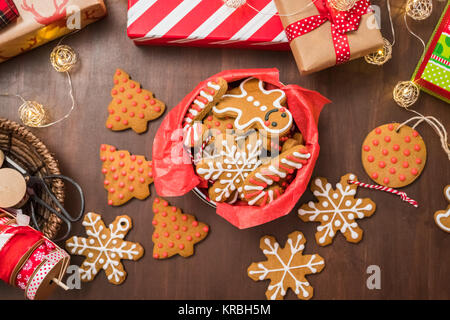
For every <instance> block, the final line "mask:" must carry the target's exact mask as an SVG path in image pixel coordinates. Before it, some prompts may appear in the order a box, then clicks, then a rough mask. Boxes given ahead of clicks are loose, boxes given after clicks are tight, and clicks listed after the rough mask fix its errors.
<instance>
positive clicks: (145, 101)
mask: <svg viewBox="0 0 450 320" xmlns="http://www.w3.org/2000/svg"><path fill="white" fill-rule="evenodd" d="M111 96H112V98H113V99H112V101H111V103H110V104H109V106H108V112H109V116H108V119H107V120H106V127H107V128H108V129H111V130H113V131H122V130H126V129H129V128H131V129H133V130H134V131H135V132H136V133H143V132H145V131H146V130H147V123H148V121H151V120H154V119H157V118H159V117H160V116H161V115H162V114H163V113H164V110H165V109H166V106H165V104H164V103H163V102H161V101H159V100H157V99H155V98H154V96H153V93H152V92H150V91H148V90H144V89H142V88H141V84H140V83H139V82H136V81H133V80H131V78H130V76H129V75H128V74H127V73H126V72H125V71H123V70H121V69H117V71H116V73H115V74H114V88H113V89H112V90H111Z"/></svg>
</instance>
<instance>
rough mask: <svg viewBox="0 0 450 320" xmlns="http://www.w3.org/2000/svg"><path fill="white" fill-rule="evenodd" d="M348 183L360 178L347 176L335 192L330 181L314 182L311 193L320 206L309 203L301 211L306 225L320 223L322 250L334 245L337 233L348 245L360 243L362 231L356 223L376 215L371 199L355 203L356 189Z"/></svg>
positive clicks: (319, 231) (318, 180)
mask: <svg viewBox="0 0 450 320" xmlns="http://www.w3.org/2000/svg"><path fill="white" fill-rule="evenodd" d="M349 180H354V181H355V180H357V178H356V176H355V175H354V174H352V173H349V174H346V175H345V176H343V177H342V178H341V181H340V182H339V183H337V184H336V189H334V190H333V188H332V186H331V184H330V183H328V182H327V179H325V178H316V179H314V181H313V182H312V183H311V191H312V192H313V194H314V196H315V197H316V198H317V199H318V200H319V202H312V201H310V202H309V203H307V204H304V205H302V206H301V208H300V209H299V211H298V215H299V217H300V219H302V220H303V221H304V222H312V221H313V222H320V225H319V226H318V227H317V232H316V241H317V243H318V244H319V245H321V246H326V245H329V244H331V243H332V242H333V239H334V236H335V235H336V233H337V231H340V232H341V233H342V234H343V235H344V236H345V239H347V241H349V242H353V243H357V242H359V241H361V239H362V236H363V230H362V229H361V228H359V226H358V224H357V223H356V221H355V219H362V218H364V217H370V216H371V215H372V214H373V213H374V212H375V209H376V205H375V203H374V202H373V201H372V200H371V199H369V198H365V199H355V195H356V189H357V186H356V185H354V184H349V183H348V181H349Z"/></svg>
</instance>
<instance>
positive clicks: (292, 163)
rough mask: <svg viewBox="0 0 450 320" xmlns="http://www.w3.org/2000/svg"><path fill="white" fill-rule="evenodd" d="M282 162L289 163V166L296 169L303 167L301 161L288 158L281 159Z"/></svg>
mask: <svg viewBox="0 0 450 320" xmlns="http://www.w3.org/2000/svg"><path fill="white" fill-rule="evenodd" d="M281 162H282V163H284V164H287V165H288V166H291V167H294V168H296V169H301V168H302V167H303V165H302V164H301V163H297V162H293V161H290V160H288V159H286V158H283V159H281Z"/></svg>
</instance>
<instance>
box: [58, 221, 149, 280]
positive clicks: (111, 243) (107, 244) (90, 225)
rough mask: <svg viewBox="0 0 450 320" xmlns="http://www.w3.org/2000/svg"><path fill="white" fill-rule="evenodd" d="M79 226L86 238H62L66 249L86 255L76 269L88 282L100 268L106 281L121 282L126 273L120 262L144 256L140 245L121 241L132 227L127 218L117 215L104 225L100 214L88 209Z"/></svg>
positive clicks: (135, 259) (72, 252)
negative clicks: (108, 223) (64, 240)
mask: <svg viewBox="0 0 450 320" xmlns="http://www.w3.org/2000/svg"><path fill="white" fill-rule="evenodd" d="M83 226H84V227H85V228H86V234H87V235H88V237H87V238H81V237H77V236H75V237H72V238H70V239H69V240H67V241H66V248H67V251H69V252H70V253H71V254H76V255H82V256H85V257H86V259H85V260H84V262H83V263H82V264H81V267H80V269H79V270H80V275H81V280H82V281H85V282H87V281H92V280H94V278H95V276H96V275H97V274H98V272H99V271H100V270H102V269H103V270H105V273H106V276H107V278H108V281H109V282H110V283H112V284H121V283H122V282H124V281H125V279H126V277H127V273H126V271H125V269H124V268H123V265H122V263H121V262H120V261H121V260H122V259H127V260H134V261H137V260H139V259H140V258H141V257H142V256H143V255H144V248H142V246H141V245H140V244H139V243H137V242H129V241H125V240H124V238H125V236H126V235H127V233H128V231H130V229H131V228H132V226H133V225H132V221H131V218H130V217H129V216H126V215H123V216H118V217H116V219H115V220H114V221H113V223H111V224H110V225H109V226H108V228H107V227H106V226H105V224H104V222H103V220H102V217H101V215H99V214H96V213H93V212H89V213H87V214H86V215H85V217H84V220H83Z"/></svg>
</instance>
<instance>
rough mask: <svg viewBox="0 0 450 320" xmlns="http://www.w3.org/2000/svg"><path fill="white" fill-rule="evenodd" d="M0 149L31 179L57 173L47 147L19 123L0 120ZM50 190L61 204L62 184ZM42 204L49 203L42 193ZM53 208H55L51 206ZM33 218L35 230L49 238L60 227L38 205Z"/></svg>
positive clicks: (55, 184)
mask: <svg viewBox="0 0 450 320" xmlns="http://www.w3.org/2000/svg"><path fill="white" fill-rule="evenodd" d="M0 150H2V151H3V152H4V153H5V155H6V156H8V157H10V158H11V159H12V160H14V161H15V162H17V163H18V164H19V165H20V166H21V167H22V168H24V169H25V170H27V172H28V173H29V174H30V175H33V176H41V177H42V176H47V175H51V174H56V175H57V174H60V171H59V167H58V162H57V161H56V159H55V158H54V157H53V155H52V154H51V153H50V151H49V150H48V149H47V147H46V146H45V145H44V143H42V141H41V140H39V139H38V138H37V137H36V136H35V135H34V134H32V133H31V132H30V131H29V130H28V129H26V128H25V127H23V126H21V125H20V124H18V123H16V122H14V121H10V120H8V119H5V118H1V117H0ZM51 187H52V191H53V193H54V194H55V196H56V198H57V199H58V200H59V202H61V204H63V203H64V183H63V182H62V181H61V180H53V184H52V186H51ZM39 197H41V198H42V199H43V200H44V201H45V202H47V203H52V202H51V200H50V197H49V196H48V195H47V194H46V193H44V194H42V195H39ZM54 207H55V209H57V208H56V206H54ZM36 219H37V221H38V224H39V229H40V230H41V231H42V232H43V233H44V235H45V236H46V237H47V238H49V239H54V238H55V237H56V235H57V233H58V231H59V229H60V227H61V220H60V219H59V218H58V217H57V216H56V215H55V214H53V213H51V212H50V211H48V210H46V209H45V208H43V207H42V206H38V208H37V211H36Z"/></svg>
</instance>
